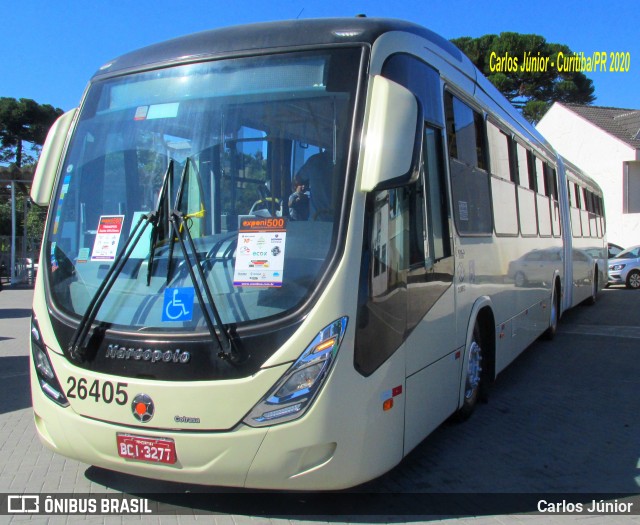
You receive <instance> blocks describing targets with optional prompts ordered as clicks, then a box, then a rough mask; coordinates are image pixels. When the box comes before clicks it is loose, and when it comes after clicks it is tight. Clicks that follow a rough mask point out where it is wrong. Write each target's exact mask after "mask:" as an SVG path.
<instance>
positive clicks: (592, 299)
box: [587, 267, 598, 305]
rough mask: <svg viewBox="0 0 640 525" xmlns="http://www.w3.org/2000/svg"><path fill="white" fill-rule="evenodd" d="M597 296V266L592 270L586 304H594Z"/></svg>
mask: <svg viewBox="0 0 640 525" xmlns="http://www.w3.org/2000/svg"><path fill="white" fill-rule="evenodd" d="M597 298H598V268H597V267H596V269H595V270H594V272H593V282H592V283H591V296H590V297H589V298H588V299H587V304H588V305H593V304H596V299H597Z"/></svg>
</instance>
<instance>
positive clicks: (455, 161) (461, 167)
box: [444, 92, 493, 235]
mask: <svg viewBox="0 0 640 525" xmlns="http://www.w3.org/2000/svg"><path fill="white" fill-rule="evenodd" d="M444 107H445V116H446V121H447V138H448V142H449V144H448V145H449V165H450V167H451V190H452V194H453V210H454V212H453V216H454V219H455V223H456V227H457V229H458V232H459V233H460V235H491V233H492V232H493V224H492V212H491V195H490V189H489V187H490V184H489V174H488V173H487V172H486V171H485V170H486V151H485V146H484V144H486V141H485V132H484V119H483V117H482V115H481V114H480V113H478V112H477V111H474V110H473V109H472V108H471V107H469V106H468V105H467V104H465V103H464V102H463V101H462V100H460V99H459V98H458V97H456V96H454V95H452V94H451V93H449V92H446V93H445V105H444Z"/></svg>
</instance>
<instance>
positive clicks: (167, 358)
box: [105, 345, 191, 364]
mask: <svg viewBox="0 0 640 525" xmlns="http://www.w3.org/2000/svg"><path fill="white" fill-rule="evenodd" d="M105 357H106V358H107V359H125V360H128V359H132V360H134V361H147V362H150V363H181V364H186V363H188V362H189V361H191V353H189V352H183V351H182V350H177V349H176V350H158V349H157V348H156V349H152V348H127V347H126V346H120V345H109V346H107V352H106V354H105Z"/></svg>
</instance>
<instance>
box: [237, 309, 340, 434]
mask: <svg viewBox="0 0 640 525" xmlns="http://www.w3.org/2000/svg"><path fill="white" fill-rule="evenodd" d="M346 329H347V318H346V317H342V318H340V319H337V320H336V321H334V322H333V323H331V324H330V325H328V326H326V327H325V328H324V329H322V330H320V332H319V333H318V335H317V336H316V337H315V339H314V340H313V341H312V342H311V343H310V344H309V346H307V348H306V349H305V351H304V352H303V353H302V355H301V356H300V357H299V358H298V360H297V361H296V362H295V363H294V364H293V365H292V366H291V368H290V369H289V370H288V371H287V373H286V374H285V375H284V376H283V377H282V379H280V381H278V383H276V385H275V386H274V387H273V389H272V390H271V392H269V394H267V395H266V396H265V397H264V398H263V399H262V400H261V401H260V402H259V403H258V404H257V405H256V406H255V407H253V410H251V412H249V415H247V417H245V419H244V422H245V424H247V425H249V426H252V427H263V426H267V425H274V424H278V423H284V422H286V421H292V420H294V419H297V418H299V417H300V416H301V415H302V414H304V413H305V412H306V410H307V409H308V408H309V407H310V406H311V404H312V402H313V400H314V399H315V397H316V396H317V395H318V392H319V391H320V389H321V388H322V385H323V384H324V381H325V379H326V378H327V376H328V375H329V371H330V370H331V366H332V365H333V363H334V362H335V359H336V355H337V354H338V349H339V348H340V343H341V342H342V338H343V336H344V333H345V331H346Z"/></svg>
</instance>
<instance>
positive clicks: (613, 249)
mask: <svg viewBox="0 0 640 525" xmlns="http://www.w3.org/2000/svg"><path fill="white" fill-rule="evenodd" d="M607 248H608V251H609V259H615V258H616V256H617V255H618V254H619V253H620V252H623V251H624V248H623V247H622V246H620V245H619V244H614V243H612V242H610V243H609V244H608V246H607Z"/></svg>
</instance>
